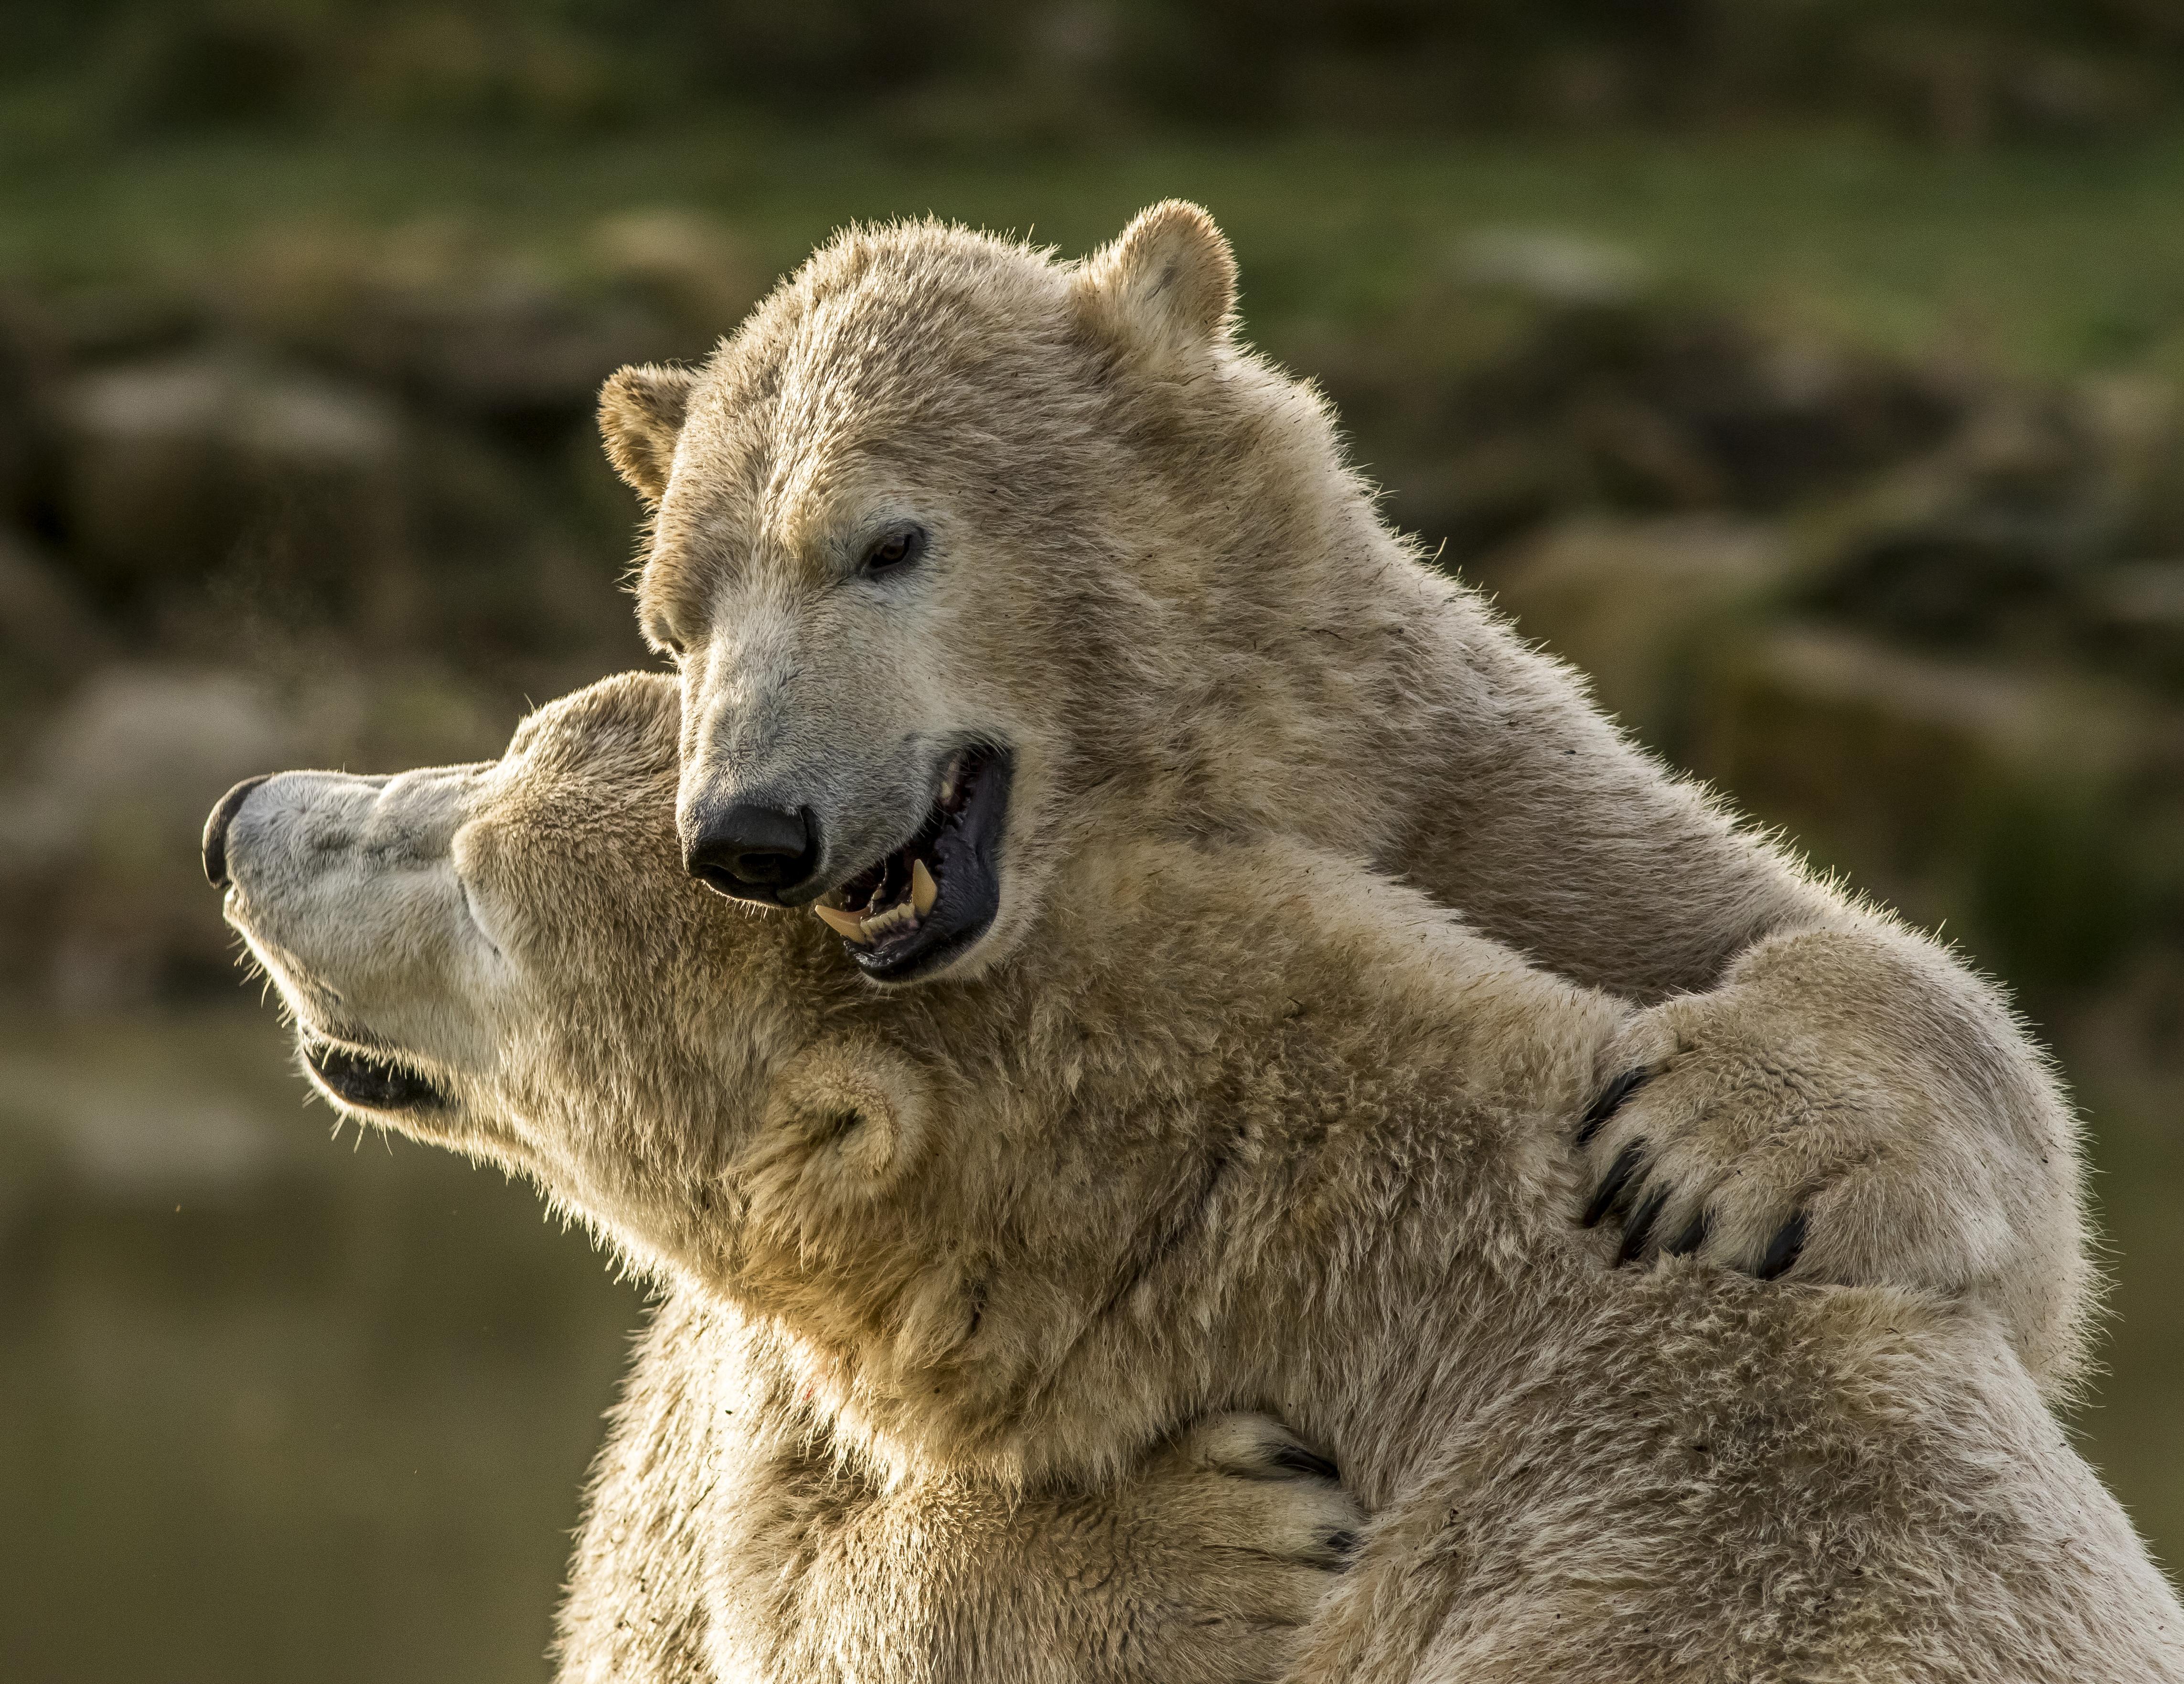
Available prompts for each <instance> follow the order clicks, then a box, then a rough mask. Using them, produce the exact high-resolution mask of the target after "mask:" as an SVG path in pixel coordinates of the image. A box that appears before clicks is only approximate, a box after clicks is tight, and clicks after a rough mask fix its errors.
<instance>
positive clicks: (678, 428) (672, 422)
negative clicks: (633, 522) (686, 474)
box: [599, 363, 698, 504]
mask: <svg viewBox="0 0 2184 1684" xmlns="http://www.w3.org/2000/svg"><path fill="white" fill-rule="evenodd" d="M697 383H698V376H696V375H695V374H694V373H692V372H691V371H689V370H688V369H687V368H666V367H662V366H661V365H660V364H658V363H643V364H632V365H630V366H629V367H627V368H622V369H617V370H616V371H614V372H613V373H612V374H610V375H609V376H607V382H606V384H605V385H604V386H602V387H601V388H599V437H600V438H602V439H604V441H605V442H606V447H607V460H609V461H610V462H612V463H613V464H614V466H615V471H616V473H618V474H620V475H621V477H623V478H624V479H625V480H627V481H628V482H629V484H630V487H631V488H632V490H634V491H635V492H636V493H637V494H638V496H640V497H642V498H643V499H644V500H645V501H646V502H647V503H652V504H657V503H658V502H659V501H660V498H661V497H662V496H663V495H665V494H666V490H667V470H668V468H669V467H670V466H672V464H673V463H674V460H675V441H676V439H677V438H678V437H680V436H681V434H682V418H683V415H685V413H686V412H687V411H688V409H689V406H690V393H691V389H692V388H694V387H695V386H696V385H697Z"/></svg>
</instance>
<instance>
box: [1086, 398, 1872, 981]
mask: <svg viewBox="0 0 2184 1684" xmlns="http://www.w3.org/2000/svg"><path fill="white" fill-rule="evenodd" d="M1232 374H1233V378H1232V380H1231V381H1230V382H1229V383H1228V384H1227V385H1226V386H1225V387H1223V392H1224V393H1226V394H1227V402H1226V406H1225V407H1223V408H1219V409H1217V410H1210V411H1208V413H1207V415H1206V417H1205V418H1204V419H1205V425H1206V427H1208V429H1209V430H1210V434H1211V442H1210V443H1207V444H1206V447H1205V449H1204V451H1203V454H1204V455H1205V457H1206V459H1207V460H1211V461H1214V462H1217V463H1218V464H1219V471H1220V475H1221V478H1220V487H1221V493H1222V494H1221V495H1219V496H1217V497H1216V496H1207V495H1206V494H1205V486H1204V484H1203V480H1204V477H1205V476H1204V474H1203V473H1197V474H1193V475H1190V476H1187V477H1185V479H1184V482H1182V483H1180V484H1179V485H1178V486H1177V488H1175V489H1174V490H1173V493H1172V494H1171V496H1170V497H1169V499H1166V501H1165V502H1164V504H1163V505H1162V507H1163V513H1162V517H1161V519H1160V520H1159V521H1157V522H1156V523H1155V524H1156V533H1157V536H1156V537H1155V538H1150V539H1149V540H1148V543H1149V545H1150V548H1149V549H1148V551H1147V555H1146V559H1145V563H1144V566H1145V573H1146V579H1147V585H1148V588H1149V590H1150V591H1151V593H1153V594H1156V595H1158V596H1160V597H1161V598H1162V599H1164V600H1168V601H1173V602H1178V603H1182V604H1186V605H1193V606H1191V607H1190V608H1188V609H1186V612H1188V613H1189V614H1190V623H1189V625H1188V627H1187V629H1185V630H1184V634H1183V635H1179V636H1176V637H1173V638H1169V639H1168V640H1167V641H1168V642H1169V643H1170V644H1173V650H1174V655H1173V660H1174V665H1173V668H1172V670H1170V671H1167V672H1163V673H1162V674H1161V675H1160V678H1159V682H1158V683H1156V684H1152V685H1148V686H1145V689H1146V691H1147V693H1148V694H1156V695H1157V696H1158V697H1159V698H1160V700H1161V702H1162V706H1161V707H1160V708H1159V709H1158V710H1157V711H1155V712H1154V713H1152V714H1151V715H1150V716H1149V717H1148V718H1149V722H1148V723H1147V724H1146V725H1145V731H1146V732H1148V733H1150V736H1149V737H1147V738H1145V739H1140V738H1139V736H1138V735H1136V734H1134V733H1128V732H1122V731H1117V732H1116V733H1114V737H1113V740H1112V741H1111V742H1110V743H1109V744H1107V745H1106V747H1105V748H1104V750H1095V752H1097V753H1099V754H1100V755H1102V756H1104V761H1103V763H1102V764H1100V766H1099V767H1098V768H1097V770H1098V772H1099V773H1100V775H1101V776H1102V777H1111V778H1112V784H1111V785H1110V787H1112V789H1113V790H1114V791H1115V792H1116V793H1117V795H1118V796H1119V797H1120V798H1121V799H1122V800H1123V803H1124V806H1125V809H1126V810H1125V811H1122V812H1121V813H1120V814H1119V817H1122V818H1123V820H1124V822H1134V823H1138V824H1142V823H1143V822H1144V815H1145V814H1146V813H1148V812H1170V813H1173V815H1174V816H1175V820H1176V823H1177V828H1178V831H1183V832H1190V833H1195V834H1220V833H1222V832H1223V831H1224V830H1225V831H1236V832H1242V833H1244V834H1254V833H1258V832H1263V831H1265V830H1268V829H1277V828H1278V829H1280V830H1283V831H1284V832H1286V833H1287V834H1292V835H1296V836H1299V837H1301V838H1304V839H1307V840H1309V841H1311V842H1312V843H1314V844H1316V845H1319V846H1322V847H1325V848H1328V849H1330V850H1335V851H1338V852H1340V853H1343V854H1345V855H1347V856H1350V857H1351V858H1353V859H1361V860H1369V861H1371V862H1373V864H1374V865H1376V866H1377V867H1379V868H1380V869H1382V870H1384V871H1386V872H1389V873H1392V874H1394V875H1396V876H1398V877H1401V878H1403V879H1404V880H1406V881H1407V882H1411V883H1415V884H1420V885H1421V886H1423V887H1424V888H1425V889H1427V890H1428V891H1429V892H1430V893H1432V894H1434V895H1436V896H1437V897H1439V898H1440V899H1441V900H1443V901H1446V902H1447V903H1448V904H1450V905H1452V906H1458V907H1460V908H1461V909H1462V910H1463V913H1464V915H1465V916H1466V917H1468V918H1469V919H1470V920H1471V921H1472V922H1473V923H1474V925H1475V926H1476V927H1477V928H1479V929H1480V930H1482V931H1484V932H1485V933H1486V934H1490V935H1491V936H1493V937H1494V938H1496V940H1503V941H1507V942H1509V943H1510V944H1512V945H1515V946H1518V947H1521V948H1522V949H1524V951H1526V952H1527V953H1529V954H1530V955H1532V956H1534V958H1535V959H1536V960H1537V961H1538V962H1540V963H1541V964H1542V965H1544V966H1546V967H1548V968H1549V969H1552V970H1554V971H1557V972H1559V973H1562V974H1563V975H1565V976H1568V977H1570V978H1572V979H1575V980H1577V981H1580V982H1584V983H1588V984H1594V985H1596V986H1600V987H1605V988H1610V989H1613V990H1616V991H1617V992H1619V993H1623V994H1627V995H1630V996H1632V997H1633V998H1636V999H1641V1000H1651V999H1656V998H1659V997H1661V996H1663V995H1666V994H1669V993H1672V992H1674V991H1677V990H1684V989H1701V988H1705V987H1708V986H1711V985H1712V984H1713V981H1714V980H1715V979H1717V978H1718V977H1719V974H1720V972H1721V970H1722V968H1723V967H1724V965H1725V964H1726V963H1727V962H1729V960H1730V957H1731V956H1734V955H1735V954H1736V953H1737V952H1740V951H1742V950H1743V949H1744V948H1745V947H1746V946H1748V945H1750V943H1751V942H1752V941H1753V940H1758V938H1759V937H1760V936H1761V935H1763V934H1766V933H1768V932H1769V931H1771V930H1775V929H1779V928H1786V927H1790V926H1791V925H1796V924H1805V923H1812V922H1813V921H1814V920H1816V919H1817V920H1825V919H1831V918H1833V917H1836V916H1839V915H1840V908H1839V907H1838V906H1836V904H1835V903H1834V902H1833V901H1832V900H1831V898H1830V896H1829V895H1827V894H1826V893H1825V891H1824V890H1823V889H1820V888H1819V887H1818V886H1816V885H1814V884H1812V883H1810V882H1809V881H1808V880H1807V879H1806V878H1804V877H1803V876H1802V874H1801V873H1799V872H1798V871H1797V869H1796V868H1795V867H1794V866H1792V865H1791V863H1790V862H1786V860H1785V859H1784V858H1783V857H1782V856H1780V854H1779V853H1778V852H1776V851H1775V850H1771V849H1769V848H1768V847H1766V846H1765V845H1763V844H1762V843H1761V842H1759V841H1758V840H1756V839H1752V838H1751V837H1748V836H1742V835H1740V834H1737V832H1736V827H1735V825H1734V824H1733V822H1731V821H1730V818H1729V817H1727V816H1725V815H1724V813H1723V812H1722V811H1720V810H1719V808H1717V807H1716V806H1714V805H1713V804H1712V803H1711V802H1709V801H1708V800H1707V799H1706V797H1705V795H1704V793H1703V792H1702V791H1701V790H1698V789H1696V788H1694V787H1693V786H1691V784H1689V783H1685V782H1683V781H1681V780H1680V779H1677V778H1674V777H1672V776H1669V775H1668V774H1667V773H1666V772H1665V771H1664V769H1663V767H1662V766H1661V765H1660V763H1659V762H1658V761H1657V760H1655V759H1654V758H1653V757H1652V756H1651V755H1650V754H1649V753H1647V752H1646V750H1643V749H1641V747H1640V746H1639V745H1637V744H1635V743H1634V742H1632V741H1631V740H1630V739H1628V738H1627V737H1626V736H1625V735H1624V733H1622V731H1621V730H1620V729H1619V728H1618V727H1617V726H1616V725H1615V723H1614V722H1613V721H1612V720H1611V719H1609V718H1608V717H1607V716H1606V715H1605V714H1603V713H1602V711H1601V709H1600V708H1599V707H1598V706H1597V705H1596V703H1595V702H1594V700H1593V699H1592V697H1591V694H1589V692H1588V690H1587V688H1586V686H1585V682H1584V681H1583V680H1582V679H1581V678H1580V677H1579V676H1578V675H1577V674H1576V673H1575V672H1573V671H1572V670H1571V669H1569V668H1568V667H1567V666H1564V665H1563V663H1562V662H1561V661H1558V660H1556V659H1555V658H1553V657H1552V656H1551V655H1547V654H1546V653H1544V652H1543V651H1541V650H1539V649H1536V648H1535V647H1532V646H1531V645H1530V644H1528V643H1527V642H1526V641H1525V639H1524V638H1523V636H1522V635H1521V634H1520V632H1519V629H1518V627H1516V626H1514V625H1513V624H1512V623H1511V622H1509V621H1508V620H1507V618H1506V617H1505V616H1503V615H1502V614H1501V613H1500V612H1498V611H1496V609H1495V608H1494V606H1493V605H1491V603H1490V602H1489V601H1488V600H1487V599H1486V598H1485V596H1483V595H1482V594H1480V593H1479V591H1478V590H1477V589H1475V588H1473V587H1471V586H1469V585H1468V584H1465V583H1463V582H1461V581H1460V580H1459V579H1457V577H1454V576H1453V575H1452V574H1451V572H1447V571H1445V570H1444V569H1442V568H1441V567H1440V566H1437V565H1435V562H1434V560H1432V558H1429V556H1427V555H1425V554H1424V551H1423V550H1422V549H1420V547H1419V546H1418V544H1416V543H1415V542H1414V541H1412V539H1410V538H1407V537H1405V536H1403V535H1402V534H1401V533H1397V532H1396V531H1395V530H1394V529H1393V528H1392V527H1390V526H1389V525H1388V524H1387V522H1386V521H1385V520H1383V519H1382V517H1381V515H1380V511H1379V508H1378V506H1377V505H1376V501H1375V499H1374V496H1373V492H1372V488H1370V487H1369V486H1368V485H1367V484H1365V482H1362V480H1361V479H1359V478H1358V477H1357V475H1356V474H1355V473H1354V472H1352V471H1351V470H1350V469H1349V468H1348V467H1347V466H1346V464H1345V461H1344V454H1343V451H1342V448H1341V444H1340V437H1339V434H1338V432H1337V431H1336V428H1335V426H1334V419H1333V416H1332V415H1331V413H1330V412H1329V411H1328V410H1326V409H1325V408H1324V406H1323V404H1320V403H1319V401H1318V399H1317V398H1316V397H1315V396H1314V395H1313V394H1312V393H1309V392H1307V391H1306V390H1303V389H1302V388H1298V387H1296V386H1295V385H1293V384H1291V383H1290V382H1288V381H1287V380H1286V379H1285V378H1284V377H1283V376H1280V375H1279V371H1274V370H1273V369H1271V368H1269V367H1267V366H1265V365H1262V364H1261V363H1260V362H1259V361H1258V360H1257V359H1256V358H1251V357H1245V358H1244V359H1242V360H1240V361H1239V362H1238V364H1237V365H1235V367H1234V370H1233V371H1232ZM1133 652H1134V655H1136V656H1137V657H1138V658H1139V659H1140V660H1142V659H1143V658H1144V649H1143V647H1142V639H1140V643H1139V644H1138V645H1134V649H1133ZM1100 717H1102V718H1103V720H1104V719H1105V718H1106V713H1105V711H1104V710H1103V711H1102V713H1101V716H1100ZM1543 860H1551V861H1552V862H1554V872H1555V875H1556V878H1557V882H1558V884H1560V885H1561V889H1562V892H1560V893H1559V894H1557V895H1544V896H1543V895H1541V892H1540V869H1541V867H1540V862H1541V861H1543Z"/></svg>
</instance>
